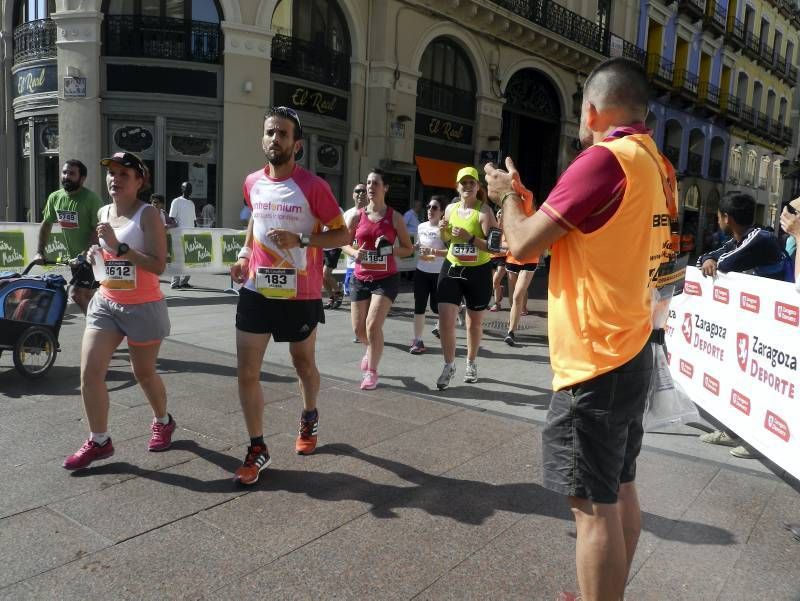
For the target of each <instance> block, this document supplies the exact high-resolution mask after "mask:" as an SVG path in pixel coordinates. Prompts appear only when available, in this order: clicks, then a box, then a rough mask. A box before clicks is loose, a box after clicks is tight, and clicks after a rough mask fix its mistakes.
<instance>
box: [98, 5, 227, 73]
mask: <svg viewBox="0 0 800 601" xmlns="http://www.w3.org/2000/svg"><path fill="white" fill-rule="evenodd" d="M103 22H104V25H105V41H104V42H103V45H104V47H105V54H106V55H107V56H132V57H144V58H163V59H170V60H178V61H192V62H199V63H218V62H219V59H220V55H221V53H222V30H221V29H220V27H219V25H218V24H217V23H206V22H205V21H185V20H183V19H170V18H161V17H148V16H145V15H107V16H106V17H105V19H104V21H103Z"/></svg>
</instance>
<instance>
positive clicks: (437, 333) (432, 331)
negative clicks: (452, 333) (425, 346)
mask: <svg viewBox="0 0 800 601" xmlns="http://www.w3.org/2000/svg"><path fill="white" fill-rule="evenodd" d="M431 334H433V335H434V336H436V337H437V338H438V337H439V328H433V329H432V330H431Z"/></svg>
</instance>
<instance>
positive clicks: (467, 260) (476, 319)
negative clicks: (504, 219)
mask: <svg viewBox="0 0 800 601" xmlns="http://www.w3.org/2000/svg"><path fill="white" fill-rule="evenodd" d="M456 189H457V190H458V194H459V196H458V201H457V202H454V203H451V204H449V205H448V206H447V209H445V214H444V218H443V219H442V220H441V221H440V222H439V229H440V231H441V236H442V241H443V242H444V243H445V244H447V256H446V257H445V259H444V261H443V263H442V270H441V272H440V274H439V282H438V286H437V290H436V294H437V298H438V300H439V337H440V339H441V341H442V354H443V356H444V367H443V368H442V373H441V375H440V376H439V378H438V379H437V380H436V387H437V388H438V389H439V390H444V389H445V388H447V387H448V386H449V385H450V380H452V379H453V376H454V375H455V373H456V366H455V359H456V315H457V314H458V313H459V307H460V305H461V300H462V299H464V300H465V301H466V305H467V364H466V368H465V370H464V382H470V383H472V382H477V381H478V362H477V358H478V348H479V347H480V344H481V337H482V335H483V312H484V311H485V310H486V308H487V307H488V306H489V300H490V299H491V297H492V266H491V263H490V262H489V261H490V259H491V255H490V254H489V252H488V244H487V242H486V237H487V235H488V234H489V230H490V228H493V227H497V221H496V220H495V217H494V212H493V211H492V209H491V208H490V207H489V205H488V203H487V202H486V195H485V193H484V191H483V188H482V187H481V183H480V181H478V170H477V169H475V167H463V168H462V169H460V170H459V172H458V173H457V174H456Z"/></svg>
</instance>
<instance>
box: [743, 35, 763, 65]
mask: <svg viewBox="0 0 800 601" xmlns="http://www.w3.org/2000/svg"><path fill="white" fill-rule="evenodd" d="M744 43H745V46H744V52H745V54H747V55H748V56H749V57H750V58H752V59H753V60H757V59H758V57H759V56H761V44H760V43H759V39H758V36H756V35H754V34H753V33H751V32H749V31H748V32H747V33H746V34H745V36H744Z"/></svg>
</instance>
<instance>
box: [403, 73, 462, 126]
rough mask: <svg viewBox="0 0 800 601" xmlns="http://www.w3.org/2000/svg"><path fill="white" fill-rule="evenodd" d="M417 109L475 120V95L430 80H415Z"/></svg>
mask: <svg viewBox="0 0 800 601" xmlns="http://www.w3.org/2000/svg"><path fill="white" fill-rule="evenodd" d="M417 108H423V109H429V110H432V111H436V112H438V113H444V114H446V115H454V116H456V117H463V118H465V119H474V118H475V95H474V94H470V93H468V92H465V91H464V90H461V89H459V88H454V87H451V86H446V85H443V84H440V83H438V82H435V81H433V80H430V79H423V78H419V79H418V80H417Z"/></svg>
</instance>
